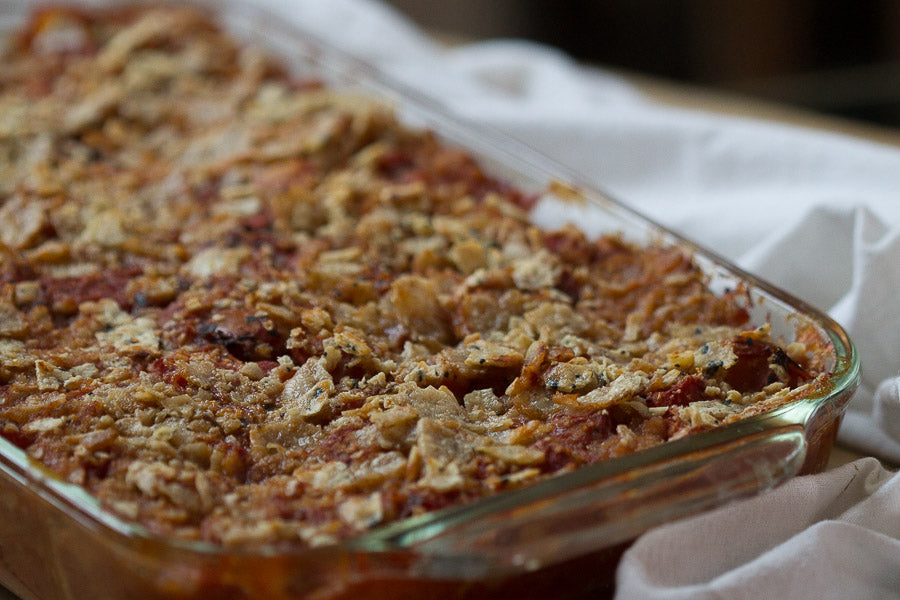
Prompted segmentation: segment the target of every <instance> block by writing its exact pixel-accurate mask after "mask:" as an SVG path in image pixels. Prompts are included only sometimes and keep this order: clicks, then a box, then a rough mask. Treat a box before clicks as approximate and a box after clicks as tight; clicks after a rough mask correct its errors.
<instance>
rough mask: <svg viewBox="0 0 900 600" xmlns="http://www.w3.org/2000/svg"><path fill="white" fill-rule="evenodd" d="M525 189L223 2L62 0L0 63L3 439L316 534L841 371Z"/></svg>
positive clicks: (638, 441) (505, 481) (245, 539)
mask: <svg viewBox="0 0 900 600" xmlns="http://www.w3.org/2000/svg"><path fill="white" fill-rule="evenodd" d="M530 203H531V199H530V198H529V197H528V196H526V195H524V194H522V193H520V192H518V191H516V190H515V189H513V188H511V187H510V186H508V185H505V184H503V183H501V182H499V181H497V180H495V179H492V178H491V177H490V176H488V175H486V174H485V173H484V172H482V171H481V169H480V168H479V167H478V165H477V164H475V163H474V162H473V160H472V159H471V158H470V157H469V156H467V155H466V154H465V153H463V152H460V151H458V150H455V149H452V148H449V147H447V146H444V145H441V144H440V143H439V142H438V141H436V139H435V138H434V137H433V136H432V135H430V134H428V133H423V132H419V131H411V130H409V129H406V128H404V127H402V126H400V125H399V124H398V123H397V122H396V121H395V119H394V116H393V115H392V114H391V112H390V111H388V110H386V109H385V108H383V107H381V106H378V105H375V104H372V103H370V102H365V101H363V100H361V99H360V98H357V97H350V96H347V95H342V94H341V93H338V92H335V91H332V90H329V89H325V88H323V87H322V86H321V85H319V84H317V83H315V82H310V81H296V80H293V79H291V78H290V77H289V76H288V75H286V74H285V72H284V71H283V69H282V68H281V67H280V66H279V65H278V64H276V63H274V62H272V61H271V60H270V59H269V58H268V57H267V56H266V55H265V54H263V53H261V52H260V51H259V50H257V49H255V48H252V47H242V46H239V45H237V44H236V43H235V42H234V41H232V40H231V39H229V38H228V37H225V36H224V35H223V34H222V33H221V32H220V31H219V30H218V29H217V28H216V27H215V26H214V25H212V24H211V22H210V21H209V20H208V19H207V18H206V17H205V16H204V15H202V14H198V13H196V12H192V11H189V10H184V9H177V8H172V7H167V8H156V9H134V8H131V9H116V10H112V11H106V12H90V13H88V12H80V11H76V10H66V9H53V10H47V11H43V12H38V13H36V14H35V16H34V17H33V19H32V21H31V23H30V24H29V26H28V27H27V28H26V29H25V30H24V31H22V32H21V33H20V35H19V36H18V37H17V38H16V39H15V40H14V42H13V44H12V45H11V47H10V48H9V50H8V51H7V52H6V54H5V55H4V56H3V57H2V60H0V242H2V244H0V282H2V293H0V365H2V366H0V431H2V435H3V436H4V437H5V438H6V439H8V440H10V441H12V442H13V443H14V444H16V445H17V446H19V447H21V448H23V449H24V450H25V451H26V452H27V453H28V454H29V455H30V456H32V457H34V458H35V459H37V460H39V461H41V462H43V463H44V464H45V465H47V466H48V467H49V468H50V469H52V470H54V471H56V472H57V473H59V474H60V475H61V476H62V477H64V478H65V479H67V480H68V481H70V482H73V483H76V484H79V485H82V486H84V487H85V488H86V489H87V490H89V491H90V492H91V493H92V494H94V495H95V496H96V497H97V498H99V499H100V501H101V502H102V503H103V504H104V505H105V506H106V507H108V509H110V510H112V511H113V512H115V513H116V514H118V515H120V516H122V517H124V518H126V519H129V520H133V521H137V522H140V523H142V524H144V525H145V526H147V527H149V528H150V529H151V530H153V531H155V532H158V533H160V534H162V535H166V536H174V537H176V538H181V539H189V540H190V539H202V540H207V541H211V542H214V543H219V544H223V545H228V546H252V545H257V544H262V543H278V542H297V541H299V542H301V543H305V544H309V545H320V544H326V543H332V542H335V541H339V540H342V539H345V538H347V537H350V536H353V535H355V534H357V533H359V532H361V531H365V530H367V529H369V528H372V527H375V526H378V525H380V524H384V523H388V522H391V521H395V520H397V519H402V518H404V517H407V516H410V515H415V514H419V513H421V512H423V511H429V510H433V509H437V508H441V507H444V506H448V505H451V504H454V503H459V502H465V501H470V500H473V499H476V498H478V497H481V496H485V495H488V494H493V493H495V492H498V491H501V490H506V489H511V488H516V487H518V486H521V485H526V484H528V483H531V482H535V481H538V480H541V479H544V478H547V477H550V476H552V475H554V474H557V473H561V472H565V471H569V470H571V469H574V468H577V467H578V466H579V465H583V464H587V463H593V462H597V461H601V460H604V459H607V458H609V457H615V456H620V455H623V454H627V453H631V452H635V451H637V450H640V449H643V448H646V447H649V446H653V445H656V444H659V443H662V442H665V441H666V440H670V439H673V438H678V437H683V436H685V435H688V434H689V433H691V432H695V431H699V430H702V429H705V428H709V427H714V426H716V425H719V424H721V423H727V422H730V421H733V420H736V419H739V418H741V417H742V416H744V415H745V414H747V413H748V412H752V411H753V409H754V408H755V407H759V406H771V405H774V404H777V403H781V402H786V401H788V400H789V399H790V398H792V397H796V396H797V395H798V394H801V393H803V389H805V388H804V387H803V385H802V384H804V383H805V382H808V381H810V380H811V379H812V378H813V377H814V376H816V374H817V373H818V372H819V371H820V370H821V365H819V364H818V362H817V360H818V359H817V358H816V356H817V355H816V353H815V352H813V351H812V350H814V348H813V347H810V348H809V349H807V347H805V346H804V345H803V344H802V343H800V342H795V343H793V344H791V345H789V346H787V347H786V348H780V347H778V346H776V345H775V343H774V342H773V340H772V339H770V336H769V334H768V328H767V327H766V326H763V327H760V328H753V327H751V326H749V325H748V324H747V320H748V319H747V315H746V313H745V311H744V310H743V309H742V308H740V306H739V304H738V303H737V302H736V300H735V299H734V298H732V297H729V296H727V295H726V296H724V297H722V296H716V295H714V294H712V293H711V292H710V291H708V290H707V288H706V286H705V282H704V277H703V274H702V273H701V271H700V270H699V269H698V268H697V266H696V265H695V264H694V263H693V262H692V260H691V258H690V256H689V255H688V254H686V253H685V251H684V250H682V249H679V248H672V247H635V246H633V245H630V244H629V243H626V242H625V241H623V240H621V239H619V238H617V237H615V236H607V237H602V238H600V239H597V240H589V239H587V238H586V237H585V236H584V235H583V234H582V233H580V232H579V231H578V230H576V229H575V228H573V227H566V228H564V229H561V230H558V231H544V230H541V229H539V228H537V227H535V226H532V225H531V224H529V221H528V207H529V205H530ZM745 329H746V330H745ZM807 387H808V386H807Z"/></svg>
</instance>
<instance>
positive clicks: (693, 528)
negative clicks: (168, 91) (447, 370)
mask: <svg viewBox="0 0 900 600" xmlns="http://www.w3.org/2000/svg"><path fill="white" fill-rule="evenodd" d="M257 2H259V3H260V4H262V5H265V6H267V7H268V8H270V9H272V10H275V11H277V12H278V13H279V14H280V15H281V17H282V18H285V19H287V20H290V19H293V20H295V21H297V22H298V23H300V24H301V25H303V26H304V27H305V28H307V29H309V30H311V31H313V32H314V33H316V34H318V35H319V36H320V37H322V38H324V39H325V40H327V41H329V42H331V43H333V44H334V45H336V46H338V47H341V48H344V49H346V50H347V51H349V52H350V53H352V54H355V55H357V56H360V57H362V58H364V59H366V60H368V61H370V62H373V63H374V64H376V65H377V66H379V67H380V68H382V69H384V70H386V71H387V72H389V73H391V74H392V75H393V76H395V77H397V78H398V79H401V80H402V81H404V82H405V83H407V84H408V85H411V86H414V87H416V88H418V89H419V90H421V91H422V92H424V93H426V94H428V95H431V96H433V97H435V98H436V99H438V101H439V102H441V103H443V104H444V105H445V106H446V107H447V108H448V109H449V110H451V111H453V112H456V113H458V114H459V115H461V116H463V117H465V118H466V119H468V120H470V121H472V122H473V123H475V124H476V125H478V126H479V127H494V128H497V129H500V130H501V131H504V132H506V133H507V134H509V135H511V136H513V137H517V138H519V139H521V140H522V141H524V142H525V143H527V144H528V145H530V146H532V147H534V148H536V149H538V150H539V151H541V152H543V153H545V154H547V155H549V156H551V157H552V158H555V159H556V160H558V161H559V162H561V163H563V164H565V165H568V166H569V167H571V168H573V169H575V170H577V171H579V172H580V173H582V174H583V175H584V177H585V178H586V179H587V180H588V181H591V182H595V183H596V184H597V185H598V186H599V187H601V188H602V189H605V190H607V191H609V192H610V193H611V194H612V195H613V196H615V197H617V198H619V199H620V200H622V201H624V202H625V203H627V204H630V205H631V206H633V207H635V208H637V209H638V210H639V211H640V212H642V213H644V214H647V215H650V216H652V218H653V219H655V220H657V221H659V222H661V223H663V224H666V225H668V226H670V227H672V228H673V229H675V230H677V231H679V232H681V233H684V234H686V235H687V236H689V237H690V238H692V239H695V240H698V241H700V242H701V243H702V244H703V245H705V246H707V247H709V248H711V249H713V250H715V251H716V252H718V253H720V254H722V255H724V256H725V257H727V258H730V259H732V260H734V261H736V262H737V263H738V264H740V265H741V266H743V267H746V268H747V269H749V270H751V271H753V272H755V273H758V274H760V275H761V276H763V277H764V278H767V279H769V280H771V281H772V282H773V283H775V284H777V285H780V286H782V287H784V288H786V289H788V290H790V291H791V292H792V293H794V294H795V295H797V296H799V297H801V298H803V299H804V300H806V301H808V302H810V303H811V304H813V305H815V306H818V307H820V308H822V309H823V310H826V311H828V312H830V314H831V315H832V316H833V317H834V318H835V319H837V320H838V321H839V322H840V323H842V324H843V325H844V326H845V327H846V328H847V329H848V331H849V333H850V335H851V337H852V338H853V339H854V340H855V342H856V344H857V345H858V347H859V350H860V354H861V357H862V362H863V365H864V367H863V373H864V375H863V385H862V387H861V389H860V391H859V393H858V394H857V395H856V397H855V398H854V400H853V401H852V403H851V405H850V407H849V411H848V415H847V418H846V420H845V423H844V426H843V428H842V430H841V438H840V439H841V440H842V441H843V442H845V443H847V444H850V445H853V446H855V447H857V448H859V449H860V450H862V451H864V452H867V453H871V454H873V455H874V456H877V457H880V458H882V459H888V460H890V461H892V462H894V463H897V462H900V399H898V390H900V378H898V372H900V371H898V368H900V335H898V332H900V302H898V301H897V300H896V298H895V297H894V294H895V293H897V290H900V150H898V149H896V148H893V147H888V146H881V145H877V144H874V143H869V142H865V141H860V140H856V139H852V138H847V137H842V136H838V135H833V134H828V133H823V132H818V131H810V130H803V129H799V128H793V127H787V126H783V125H778V124H770V123H764V122H757V121H752V120H747V119H738V118H732V117H724V116H715V115H710V114H704V113H701V112H695V111H688V110H683V109H677V108H671V107H664V106H659V105H655V104H653V103H652V102H649V101H647V100H646V99H644V98H642V97H641V95H640V94H638V93H637V92H636V91H635V90H633V89H632V88H631V87H629V86H628V85H627V84H626V83H624V82H623V81H622V80H620V79H619V78H617V77H614V76H612V75H610V74H607V73H604V72H602V71H599V70H592V69H587V68H583V67H580V66H577V65H576V64H575V63H573V62H572V61H570V60H569V59H567V58H566V57H565V56H564V55H562V54H560V53H558V52H556V51H553V50H550V49H547V48H544V47H540V46H537V45H533V44H529V43H525V42H515V41H497V42H488V43H481V44H474V45H469V46H464V47H461V48H457V49H453V50H449V51H445V50H442V49H441V48H439V47H438V46H436V45H435V44H433V43H432V42H430V41H429V40H428V39H427V37H426V36H424V35H423V34H422V33H421V32H419V31H417V30H416V29H415V27H413V26H412V25H410V24H409V23H408V22H407V21H405V20H404V19H403V18H402V17H400V16H398V15H397V14H396V13H394V12H392V11H391V10H389V9H387V8H386V7H385V6H383V5H380V4H377V3H373V2H368V1H354V0H332V1H330V2H320V1H318V0H294V1H289V0H257ZM898 538H900V475H892V474H891V473H890V472H888V471H886V470H884V469H883V468H882V467H881V466H880V465H879V464H878V462H877V461H875V460H874V459H863V460H860V461H857V462H855V463H852V464H850V465H847V466H844V467H842V468H840V469H836V470H833V471H830V472H828V473H823V474H820V475H815V476H807V477H801V478H797V479H794V480H792V481H791V482H789V483H788V484H786V485H784V486H783V487H781V488H779V489H777V490H775V491H773V492H770V493H767V494H764V495H762V496H759V497H757V498H754V499H751V500H748V501H743V502H740V503H736V504H732V505H729V506H726V507H724V508H722V509H719V510H717V511H714V512H711V513H708V514H706V515H703V516H700V517H696V518H693V519H689V520H685V521H682V522H679V523H675V524H671V525H668V526H665V527H661V528H658V529H656V530H654V531H652V532H650V533H648V534H646V535H645V536H643V537H642V538H641V539H640V540H639V541H638V542H637V543H636V544H635V546H634V547H633V548H632V549H631V550H630V551H629V552H628V553H626V555H625V557H624V559H623V561H622V564H621V566H620V568H619V572H618V575H619V577H618V590H619V591H618V595H619V596H620V597H622V598H632V597H633V598H659V599H663V598H665V599H675V598H725V597H728V598H731V597H735V598H741V597H748V598H750V597H753V598H757V597H761V598H775V597H791V598H816V599H817V600H819V599H824V598H889V597H900V575H898V574H900V541H898Z"/></svg>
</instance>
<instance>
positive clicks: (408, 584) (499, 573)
mask: <svg viewBox="0 0 900 600" xmlns="http://www.w3.org/2000/svg"><path fill="white" fill-rule="evenodd" d="M28 9H29V5H28V3H25V4H24V5H19V6H15V7H13V6H5V7H4V10H6V14H4V15H3V24H4V27H5V28H7V29H9V28H11V27H13V26H15V25H17V24H19V23H20V22H21V19H23V18H24V15H25V12H26V11H27V10H28ZM214 11H215V14H216V16H217V17H218V19H219V20H220V21H221V23H222V24H223V25H224V26H225V28H226V29H227V30H229V31H230V32H232V33H233V34H234V35H236V36H237V37H238V38H239V39H243V40H247V41H250V42H253V43H255V44H258V45H260V46H263V47H266V48H268V49H270V50H271V51H273V52H275V53H276V54H277V55H279V56H281V57H283V58H284V59H285V61H286V62H287V63H288V64H290V65H291V67H292V68H293V69H295V70H296V73H297V75H299V76H301V77H310V78H316V79H321V80H324V81H326V82H327V83H329V84H330V85H332V86H336V87H340V88H342V89H350V90H352V91H354V92H358V93H360V94H363V95H366V96H375V97H377V98H380V99H383V100H384V101H386V102H388V103H390V104H392V105H393V106H394V107H395V108H396V111H397V112H398V114H399V116H400V118H401V120H402V121H403V122H404V123H407V124H410V125H412V126H414V127H425V128H428V129H430V130H433V131H435V132H436V133H437V134H438V135H439V136H440V137H441V138H442V139H443V140H446V141H447V142H449V143H451V144H454V145H457V146H460V147H462V148H464V149H465V150H466V151H467V152H469V153H471V154H472V155H474V156H475V157H476V158H477V159H478V161H479V162H480V164H482V165H483V166H484V167H485V168H486V170H487V171H489V172H491V173H492V174H495V175H498V176H500V177H501V178H503V179H505V180H508V181H511V182H513V183H514V184H515V185H517V186H518V187H520V188H522V189H525V190H528V191H530V192H533V193H535V194H537V195H538V196H539V197H540V200H539V203H538V205H537V207H536V209H535V211H534V213H533V214H534V218H535V220H536V221H537V222H538V223H539V224H540V225H543V226H554V225H559V224H561V223H563V222H572V223H575V224H576V225H578V226H579V227H581V228H582V229H584V230H585V232H586V233H588V234H591V235H596V234H599V233H604V232H611V231H615V232H621V233H622V234H623V235H624V236H625V237H626V238H627V239H629V240H634V241H636V242H639V243H663V244H675V245H679V246H681V247H683V248H685V249H687V250H688V251H690V253H691V254H692V255H693V257H694V260H695V261H696V262H697V263H698V264H699V265H700V266H701V267H702V268H703V269H704V271H705V273H706V274H707V276H708V278H709V281H710V286H711V287H712V288H713V289H716V290H720V291H724V290H726V289H745V290H746V294H745V295H744V297H745V302H746V307H745V308H746V309H747V310H748V312H749V313H750V315H751V322H753V323H762V322H764V321H767V322H770V323H771V324H772V327H773V331H774V332H775V335H776V337H778V338H780V339H783V340H784V341H785V342H790V341H792V340H794V339H795V338H796V337H797V336H798V335H801V334H802V335H805V336H809V335H814V336H816V337H818V338H821V339H822V340H826V341H827V342H828V343H830V345H831V347H832V352H833V354H832V356H830V357H829V360H828V363H829V366H830V368H831V369H832V375H831V377H830V378H829V379H828V381H827V384H825V385H822V386H820V388H819V389H818V390H817V391H816V392H815V393H814V394H812V395H809V396H807V397H804V398H803V399H801V400H798V401H795V402H793V403H790V404H788V405H786V406H782V407H780V408H777V409H775V410H772V411H770V412H766V413H763V414H759V415H757V416H754V417H750V418H748V419H745V420H742V421H740V422H737V423H733V424H731V425H726V426H722V427H719V428H716V429H713V430H710V431H708V432H704V433H700V434H696V435H692V436H689V437H687V438H683V439H680V440H676V441H672V442H668V443H666V444H664V445H662V446H657V447H654V448H651V449H649V450H644V451H641V452H638V453H635V454H632V455H629V456H625V457H622V458H617V459H613V460H609V461H606V462H603V463H600V464H597V465H593V466H587V467H583V468H580V469H578V470H577V471H575V472H572V473H568V474H565V475H561V476H558V477H555V478H552V479H548V480H546V481H543V482H540V483H538V484H535V485H532V486H530V487H526V488H522V489H520V490H516V491H511V492H504V493H501V494H498V495H496V496H493V497H489V498H485V499H483V500H479V501H477V502H474V503H471V504H466V505H462V506H458V507H453V508H448V509H444V510H441V511H438V512H434V513H429V514H426V515H423V516H420V517H414V518H411V519H407V520H405V521H401V522H398V523H395V524H392V525H387V526H385V527H382V528H379V529H375V530H373V531H371V532H370V533H366V534H363V535H361V536H359V537H356V538H354V539H352V540H350V541H348V542H343V543H340V544H338V545H334V546H328V547H322V548H316V549H298V550H296V551H284V550H278V551H275V550H271V549H270V550H267V549H265V548H264V549H260V550H257V551H252V552H251V551H234V550H223V549H222V548H220V547H217V546H214V545H211V544H203V543H190V542H184V541H177V540H171V539H165V538H161V537H159V536H156V535H153V534H151V533H150V532H148V531H147V530H145V529H144V528H142V527H140V526H137V525H134V524H131V523H127V522H125V521H123V520H121V519H119V518H117V517H116V516H115V515H113V514H111V513H109V512H107V511H105V510H103V509H102V507H101V506H100V505H99V503H98V502H97V500H96V499H94V498H93V497H91V496H90V495H88V494H87V493H86V492H85V491H84V490H83V489H82V488H80V487H78V486H75V485H72V484H69V483H66V482H64V481H62V480H61V479H60V478H58V477H57V476H55V475H54V474H52V473H51V472H49V471H48V470H47V469H45V468H44V467H42V466H41V465H40V464H38V463H37V462H36V461H35V460H33V459H31V458H29V457H28V456H27V455H26V454H25V452H23V451H22V450H21V449H19V448H18V447H16V446H15V445H13V444H12V443H10V442H9V441H7V440H6V439H3V438H0V478H2V485H0V503H2V506H3V508H4V519H3V520H2V523H0V550H2V563H0V581H2V583H3V584H4V585H6V586H7V587H9V588H10V589H11V590H13V591H14V592H15V593H17V594H19V595H20V596H22V597H23V598H89V597H96V598H194V597H196V598H201V597H202V598H208V597H223V598H302V597H312V598H341V597H348V598H349V597H351V595H352V596H359V595H362V596H364V597H397V596H399V595H400V594H405V595H411V594H419V595H426V594H427V595H429V596H433V597H440V596H443V595H447V596H452V597H477V596H488V597H490V596H494V595H498V594H500V593H504V594H512V593H516V594H518V595H520V596H523V597H538V596H546V595H548V594H550V595H553V596H559V595H560V594H562V593H566V594H568V595H570V596H579V595H583V594H586V593H588V592H593V591H598V590H601V591H602V590H606V591H609V589H610V588H609V585H610V583H611V581H612V579H613V577H614V572H615V564H616V561H617V559H618V556H619V554H620V553H621V551H622V550H623V549H624V548H625V547H626V546H627V544H628V542H629V541H630V540H633V539H634V538H635V537H637V536H638V535H640V533H642V532H643V531H646V530H647V529H649V528H651V527H653V526H655V525H658V524H660V523H663V522H666V521H668V520H672V519H675V518H679V517H682V516H686V515H689V514H693V513H696V512H698V511H701V510H705V509H709V508H712V507H715V506H718V505H721V504H722V503H725V502H727V501H729V500H732V499H734V498H738V497H741V496H746V495H749V494H755V493H760V492H762V491H764V490H766V489H769V488H771V487H773V486H775V485H777V484H779V483H781V482H783V481H784V480H786V479H788V478H790V477H792V476H793V475H796V474H798V473H808V472H815V471H817V470H821V469H822V468H824V466H825V463H826V461H827V458H828V454H829V451H830V449H831V446H832V445H833V443H834V439H835V436H836V433H837V428H838V425H839V423H840V418H841V415H842V413H843V409H844V407H845V405H846V403H847V402H848V401H849V399H850V397H851V395H852V393H853V391H854V389H855V387H856V385H857V383H858V378H859V361H858V356H857V354H856V351H855V349H854V348H853V345H852V343H851V342H850V340H849V339H848V337H847V336H846V334H845V333H844V331H843V330H842V329H841V328H840V327H839V326H838V325H837V324H835V323H834V322H833V321H831V320H830V319H829V318H828V317H827V316H825V315H822V314H821V313H819V312H818V311H816V310H815V309H813V308H811V307H809V306H806V305H805V304H803V303H802V302H800V301H798V300H797V299H795V298H792V297H791V296H789V295H788V294H786V293H784V292H782V291H780V290H777V289H774V288H772V287H771V286H769V285H768V284H766V283H765V282H762V281H759V280H758V279H756V278H754V277H753V276H752V275H750V274H747V273H744V272H742V271H741V270H739V269H737V268H736V267H733V266H731V265H729V264H728V263H727V262H725V261H724V260H722V259H720V258H719V257H717V256H715V255H714V254H712V253H709V252H707V251H705V250H703V249H702V248H700V247H699V246H696V245H694V244H692V243H691V242H689V241H687V240H684V239H682V238H680V237H679V236H677V235H675V234H672V233H670V232H667V231H665V230H664V229H662V228H661V227H659V226H658V225H656V224H654V223H653V222H652V221H650V220H648V219H645V218H644V217H642V216H640V215H638V214H636V213H634V212H632V211H631V210H630V209H628V208H627V207H624V206H623V205H620V204H619V203H617V202H616V201H614V200H612V199H610V198H608V197H607V196H605V195H604V194H602V193H600V192H597V191H594V190H590V189H589V188H588V186H584V185H581V184H580V183H579V181H578V177H577V176H575V175H574V174H572V173H570V172H568V171H567V170H566V169H565V168H564V167H561V166H559V165H555V164H553V163H551V162H550V161H547V160H546V159H544V158H543V157H541V156H539V155H537V154H535V153H533V152H531V151H529V150H528V149H526V148H523V147H521V146H520V145H518V144H516V143H514V142H512V141H509V140H507V139H505V138H503V137H502V136H499V135H494V134H492V133H490V132H485V131H476V130H475V129H474V128H471V127H468V126H466V125H465V123H462V122H459V121H457V120H456V119H454V118H453V117H452V116H450V115H448V114H446V113H445V112H443V111H442V110H441V109H440V108H439V107H437V105H436V104H434V103H433V102H431V101H429V100H428V99H427V98H424V97H422V96H421V95H420V94H419V93H417V92H415V91H413V90H410V89H408V88H407V87H405V86H403V85H402V84H399V83H397V82H394V81H391V80H390V78H388V77H386V76H384V75H383V74H380V73H378V72H377V71H376V70H374V69H372V68H371V67H370V66H368V65H366V64H364V63H361V62H359V61H357V60H354V59H351V58H348V57H347V56H344V55H343V54H342V53H341V52H340V51H338V50H334V49H331V48H329V47H327V46H326V45H324V44H322V43H321V42H318V41H316V40H315V39H314V38H313V37H311V36H309V35H307V34H303V33H301V32H297V31H295V30H294V29H292V28H290V27H287V26H285V25H284V24H283V23H281V22H279V21H278V20H277V19H275V18H274V17H271V16H269V15H267V14H265V13H262V12H259V11H257V10H256V9H254V8H252V7H248V6H244V5H241V4H238V3H226V4H224V5H221V6H220V5H215V6H214ZM562 182H565V183H562Z"/></svg>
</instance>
